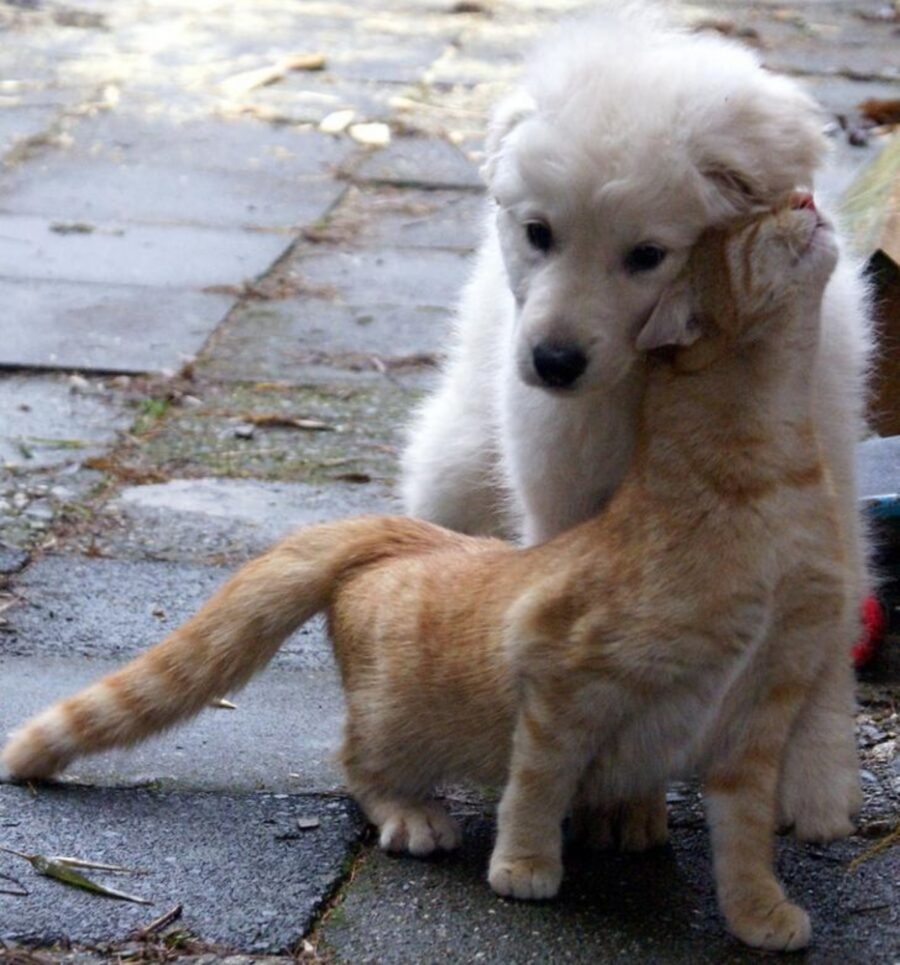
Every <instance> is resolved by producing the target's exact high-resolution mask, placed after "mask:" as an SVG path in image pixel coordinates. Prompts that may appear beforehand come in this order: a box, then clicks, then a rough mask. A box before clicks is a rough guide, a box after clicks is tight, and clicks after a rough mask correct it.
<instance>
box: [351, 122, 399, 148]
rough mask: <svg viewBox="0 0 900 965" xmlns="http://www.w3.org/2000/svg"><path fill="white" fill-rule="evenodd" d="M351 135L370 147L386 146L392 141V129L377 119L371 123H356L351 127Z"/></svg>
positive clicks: (355, 139)
mask: <svg viewBox="0 0 900 965" xmlns="http://www.w3.org/2000/svg"><path fill="white" fill-rule="evenodd" d="M350 137H352V138H353V140H354V141H357V142H358V143H359V144H365V145H367V146H368V147H384V146H385V145H386V144H390V143H391V129H390V128H389V127H388V126H387V124H381V123H379V122H377V121H373V122H372V123H371V124H354V125H353V126H352V127H351V128H350Z"/></svg>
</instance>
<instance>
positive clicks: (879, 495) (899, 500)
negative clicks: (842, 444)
mask: <svg viewBox="0 0 900 965" xmlns="http://www.w3.org/2000/svg"><path fill="white" fill-rule="evenodd" d="M857 468H858V470H859V495H860V499H861V500H862V503H863V506H864V507H865V509H866V510H867V511H868V512H869V513H871V514H872V516H874V517H876V518H896V517H898V516H900V436H890V437H888V438H887V439H879V438H875V439H866V441H865V442H863V443H860V445H859V448H858V449H857Z"/></svg>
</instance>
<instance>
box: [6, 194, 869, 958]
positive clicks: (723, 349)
mask: <svg viewBox="0 0 900 965" xmlns="http://www.w3.org/2000/svg"><path fill="white" fill-rule="evenodd" d="M835 257H836V249H835V245H834V240H833V237H832V234H831V231H830V228H829V227H828V226H827V225H825V224H823V223H822V222H821V220H820V218H819V216H818V214H817V212H816V210H815V207H814V206H813V204H812V200H811V198H809V196H808V195H807V196H805V195H797V196H795V198H794V199H792V202H791V204H789V205H788V204H786V205H785V206H784V207H783V208H782V209H779V210H778V211H775V212H768V213H766V214H764V215H761V216H759V217H757V218H755V219H753V220H750V221H747V222H744V223H742V224H740V225H737V226H735V227H733V228H731V229H729V230H728V231H713V232H709V233H707V234H706V235H705V236H704V237H703V238H702V239H701V241H700V242H699V243H698V245H697V247H696V249H695V251H694V253H693V255H692V257H691V260H690V263H689V265H688V266H687V268H686V269H685V271H684V273H683V275H682V277H681V278H680V279H679V281H678V283H677V284H676V285H675V287H674V288H673V289H672V290H671V291H670V292H669V294H668V295H667V296H666V297H665V298H664V299H663V302H662V303H661V304H660V306H659V308H658V309H657V310H656V311H655V312H654V314H653V315H652V316H651V317H650V319H649V320H648V321H647V323H646V325H645V326H644V328H643V329H642V330H641V331H640V333H636V338H637V344H638V347H639V348H640V349H642V350H645V351H646V352H647V353H648V354H647V365H648V366H649V387H648V390H647V396H646V400H645V404H644V408H643V416H642V418H643V426H642V429H641V433H640V441H639V444H638V447H637V453H636V457H635V460H634V464H633V466H632V468H631V470H630V472H629V474H628V476H627V478H626V480H625V482H624V483H623V484H622V486H621V488H620V489H619V491H618V492H617V494H616V495H615V497H614V498H613V500H612V502H611V503H610V505H609V507H608V509H607V511H606V512H604V513H603V514H602V515H601V516H600V517H598V518H597V519H595V520H592V521H590V522H587V523H584V524H582V525H580V526H578V527H577V528H575V529H573V530H571V531H569V532H567V533H564V534H562V535H561V536H559V537H557V538H555V539H553V540H552V541H551V542H549V543H546V544H545V545H543V546H538V547H533V548H530V549H518V548H514V547H512V546H509V545H506V544H504V543H501V542H498V541H494V540H487V539H475V538H471V537H465V536H460V535H457V534H453V533H449V532H446V531H444V530H441V529H439V528H438V527H435V526H432V525H429V524H426V523H422V522H419V521H415V520H411V519H401V518H390V517H382V518H377V517H371V518H361V519H351V520H347V521H343V522H337V523H330V524H325V525H320V526H312V527H309V528H307V529H303V530H300V531H299V532H297V533H296V534H294V535H293V536H290V537H288V538H287V539H285V540H284V541H283V542H281V543H279V544H278V545H277V546H275V547H274V548H273V549H272V550H270V551H269V552H268V553H266V554H265V555H264V556H262V557H260V558H259V559H257V560H255V561H253V562H251V563H249V564H248V565H247V566H245V567H244V568H243V569H241V570H240V571H239V572H238V574H237V575H236V576H235V577H233V578H232V579H231V580H230V582H228V583H227V584H226V585H225V586H224V587H223V588H222V589H221V590H219V592H218V593H217V594H216V595H215V596H214V597H213V598H212V599H211V600H210V601H209V602H208V603H206V604H205V606H204V607H203V608H202V609H201V610H200V611H199V613H198V614H197V615H196V616H194V617H193V618H192V619H191V620H189V621H188V622H187V623H186V624H185V625H184V626H183V627H181V628H180V629H178V630H176V631H175V632H174V633H173V634H172V635H171V636H170V637H168V639H166V640H165V641H163V642H162V643H161V644H159V645H158V646H156V647H154V648H153V649H151V650H149V651H148V652H147V653H145V654H143V655H142V656H140V657H138V658H137V659H135V660H133V661H132V662H131V663H129V664H128V665H126V666H125V667H124V668H122V669H121V670H119V671H118V672H116V673H114V674H112V675H110V676H108V677H106V678H105V679H103V680H101V681H100V682H98V683H96V684H94V685H93V686H91V687H89V688H87V689H86V690H85V691H83V692H82V693H80V694H78V695H76V696H74V697H72V698H70V699H68V700H65V701H63V702H61V703H59V704H57V705H55V706H54V707H51V708H50V709H49V710H47V711H45V712H44V713H42V714H41V715H39V716H38V717H36V718H35V719H34V720H33V721H32V722H31V723H29V724H27V725H26V726H25V727H24V728H23V729H22V730H20V731H19V732H17V733H16V734H15V735H14V736H13V737H12V739H11V740H10V742H9V744H8V745H7V747H6V749H5V751H4V755H3V760H4V761H5V763H6V765H7V767H8V768H9V770H10V771H11V772H12V774H13V775H14V776H16V777H19V778H36V777H44V776H47V775H50V774H52V773H53V772H55V771H57V770H59V769H60V768H62V767H64V766H65V765H66V764H68V763H69V762H70V761H71V760H72V759H73V758H75V757H76V756H78V755H80V754H85V753H89V752H92V751H99V750H102V749H104V748H108V747H113V746H116V745H122V744H129V743H133V742H135V741H138V740H140V739H142V738H144V737H146V736H147V735H149V734H152V733H155V732H157V731H159V730H161V729H163V728H165V727H168V726H170V725H171V724H174V723H175V722H176V721H178V720H181V719H183V718H185V717H188V716H190V715H192V714H195V713H196V712H197V711H199V710H200V709H201V708H203V707H204V706H205V705H206V704H207V703H208V702H209V700H210V699H211V698H212V697H215V696H218V695H221V694H223V693H225V692H227V691H229V690H231V689H233V688H235V687H239V686H241V685H242V684H244V683H245V682H246V681H247V680H248V679H249V678H250V677H251V676H252V674H254V673H255V672H256V671H257V670H259V669H260V668H261V667H262V666H263V665H264V664H265V663H266V661H268V660H269V659H270V658H271V656H272V655H273V653H274V652H275V650H276V649H277V647H278V646H279V644H280V643H281V642H282V641H283V640H284V639H285V637H286V636H287V635H288V634H290V633H291V632H292V631H293V630H294V629H295V628H296V627H298V626H299V625H300V624H302V623H303V622H304V621H305V620H308V619H309V618H310V617H311V616H312V615H313V614H315V613H317V612H319V611H321V610H325V611H327V613H328V617H329V623H330V631H331V637H332V640H333V642H334V650H335V653H336V655H337V660H338V663H339V665H340V670H341V675H342V679H343V683H344V687H345V689H346V693H347V711H348V713H347V724H346V736H345V741H344V745H343V751H342V761H343V765H344V768H345V770H346V774H347V779H348V783H349V787H350V790H351V791H352V793H353V795H354V796H355V797H356V799H357V800H358V801H359V803H360V804H361V806H362V807H363V809H364V810H365V812H366V814H367V815H368V816H369V818H370V819H371V820H372V821H373V822H374V823H375V824H376V825H378V828H379V831H380V840H381V845H382V846H383V847H384V848H387V849H390V850H408V851H409V852H411V853H413V854H426V853H428V852H430V851H433V850H434V849H437V848H445V849H449V848H452V847H454V846H455V845H456V844H457V843H458V840H459V834H458V830H457V828H456V826H455V824H454V823H453V821H452V820H451V818H450V817H449V815H448V814H447V813H446V812H445V810H444V809H443V807H442V806H441V805H440V804H438V803H437V802H436V801H434V800H432V799H431V798H430V794H431V793H432V791H433V788H434V786H435V785H436V784H437V783H438V782H440V781H445V780H451V779H452V780H456V779H463V778H469V779H472V778H474V779H476V780H479V781H493V782H497V783H500V782H503V781H505V782H506V786H505V790H504V793H503V797H502V800H501V803H500V807H499V816H498V835H497V841H496V845H495V847H494V852H493V855H492V857H491V862H490V871H489V879H490V883H491V885H492V887H493V888H494V890H495V891H497V892H498V893H499V894H501V895H510V896H515V897H517V898H549V897H551V896H553V895H554V894H556V892H557V890H558V888H559V885H560V880H561V878H562V862H561V824H562V821H563V818H564V816H565V815H566V813H567V811H568V810H569V809H570V807H571V805H572V802H573V798H574V796H575V794H576V792H577V791H578V788H579V785H582V787H583V789H585V790H586V791H588V792H589V791H590V790H591V787H593V786H600V787H601V788H602V789H604V790H607V791H608V790H609V789H612V790H614V791H617V792H621V791H625V792H627V793H626V794H625V795H623V797H627V798H628V799H634V798H637V797H639V796H640V795H641V794H642V793H646V792H650V791H652V790H653V789H654V788H656V787H658V786H659V784H660V783H661V781H664V780H665V779H667V778H669V777H671V776H674V775H677V774H681V773H684V771H685V770H686V769H688V770H689V769H696V768H699V769H700V770H701V772H702V773H703V775H704V778H705V793H706V800H707V805H708V812H709V823H710V827H711V832H712V843H713V853H714V861H715V875H716V882H717V887H718V895H719V901H720V905H721V908H722V911H723V913H724V915H725V918H726V920H727V922H728V926H729V928H730V929H731V931H732V932H733V933H734V934H735V935H737V936H738V937H739V938H741V939H743V940H744V941H745V942H747V943H749V944H751V945H755V946H759V947H762V948H798V947H801V946H803V945H805V944H806V943H807V941H808V940H809V935H810V926H809V919H808V917H807V915H806V914H805V912H804V911H803V910H802V909H800V908H798V907H797V906H796V905H794V904H791V903H790V902H789V901H787V899H786V898H785V896H784V893H783V891H782V889H781V886H780V885H779V883H778V881H777V880H776V878H775V876H774V872H773V847H774V845H773V835H774V830H775V820H776V812H775V800H776V786H777V783H778V779H779V769H780V766H781V761H782V755H783V751H784V747H785V743H786V740H787V737H788V734H789V732H790V730H791V727H792V724H793V723H794V720H795V717H796V715H797V711H798V708H799V707H800V706H801V705H802V703H803V701H804V698H805V695H806V694H807V692H808V690H809V688H810V685H811V683H812V682H813V681H814V680H815V679H816V677H817V675H818V674H819V672H820V671H821V669H822V665H823V661H824V660H825V659H826V658H827V655H828V654H829V653H832V652H833V650H832V648H831V647H830V644H829V643H828V642H827V639H826V638H829V637H831V636H833V635H835V634H836V635H838V636H839V637H840V638H841V639H845V638H849V636H850V630H849V629H848V621H850V620H851V619H852V615H851V613H852V606H851V604H850V601H849V599H848V592H847V590H846V581H845V567H844V564H843V559H842V549H841V546H842V540H843V538H844V537H843V534H842V533H841V532H840V531H839V529H838V524H837V522H836V519H837V516H836V513H834V511H833V495H832V492H831V489H830V486H829V481H828V479H827V478H826V474H825V470H824V469H823V464H822V461H821V459H820V455H819V450H818V446H817V442H816V438H815V436H814V433H813V430H812V426H811V421H810V405H811V402H810V373H811V371H812V368H813V366H812V361H813V358H814V354H815V352H816V349H817V342H818V336H819V332H818V317H819V301H820V299H821V296H822V291H823V288H824V285H825V282H826V281H827V279H828V277H829V275H830V273H831V270H832V268H833V265H834V262H835Z"/></svg>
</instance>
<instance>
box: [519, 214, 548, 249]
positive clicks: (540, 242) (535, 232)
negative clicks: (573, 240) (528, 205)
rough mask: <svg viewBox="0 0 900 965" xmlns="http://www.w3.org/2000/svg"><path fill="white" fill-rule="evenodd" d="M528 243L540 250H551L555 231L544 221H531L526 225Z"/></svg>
mask: <svg viewBox="0 0 900 965" xmlns="http://www.w3.org/2000/svg"><path fill="white" fill-rule="evenodd" d="M525 237H526V238H527V239H528V244H530V245H531V247H532V248H536V249H537V250H538V251H549V250H550V249H551V248H552V247H553V232H552V231H551V230H550V226H549V225H545V224H544V222H543V221H529V222H527V223H526V225H525Z"/></svg>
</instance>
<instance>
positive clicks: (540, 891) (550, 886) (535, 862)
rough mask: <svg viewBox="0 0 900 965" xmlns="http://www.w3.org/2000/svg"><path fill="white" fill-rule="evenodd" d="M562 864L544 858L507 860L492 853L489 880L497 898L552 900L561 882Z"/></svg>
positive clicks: (539, 856)
mask: <svg viewBox="0 0 900 965" xmlns="http://www.w3.org/2000/svg"><path fill="white" fill-rule="evenodd" d="M562 874H563V869H562V861H560V859H559V858H550V857H547V856H546V855H530V856H528V857H523V858H507V857H505V856H504V855H498V854H494V855H492V857H491V866H490V870H489V871H488V881H489V882H490V883H491V887H492V888H493V889H494V891H496V892H497V894H498V895H503V897H504V898H520V899H523V900H525V901H540V900H541V899H542V898H553V897H555V895H556V893H557V892H558V891H559V885H560V882H561V881H562Z"/></svg>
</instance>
